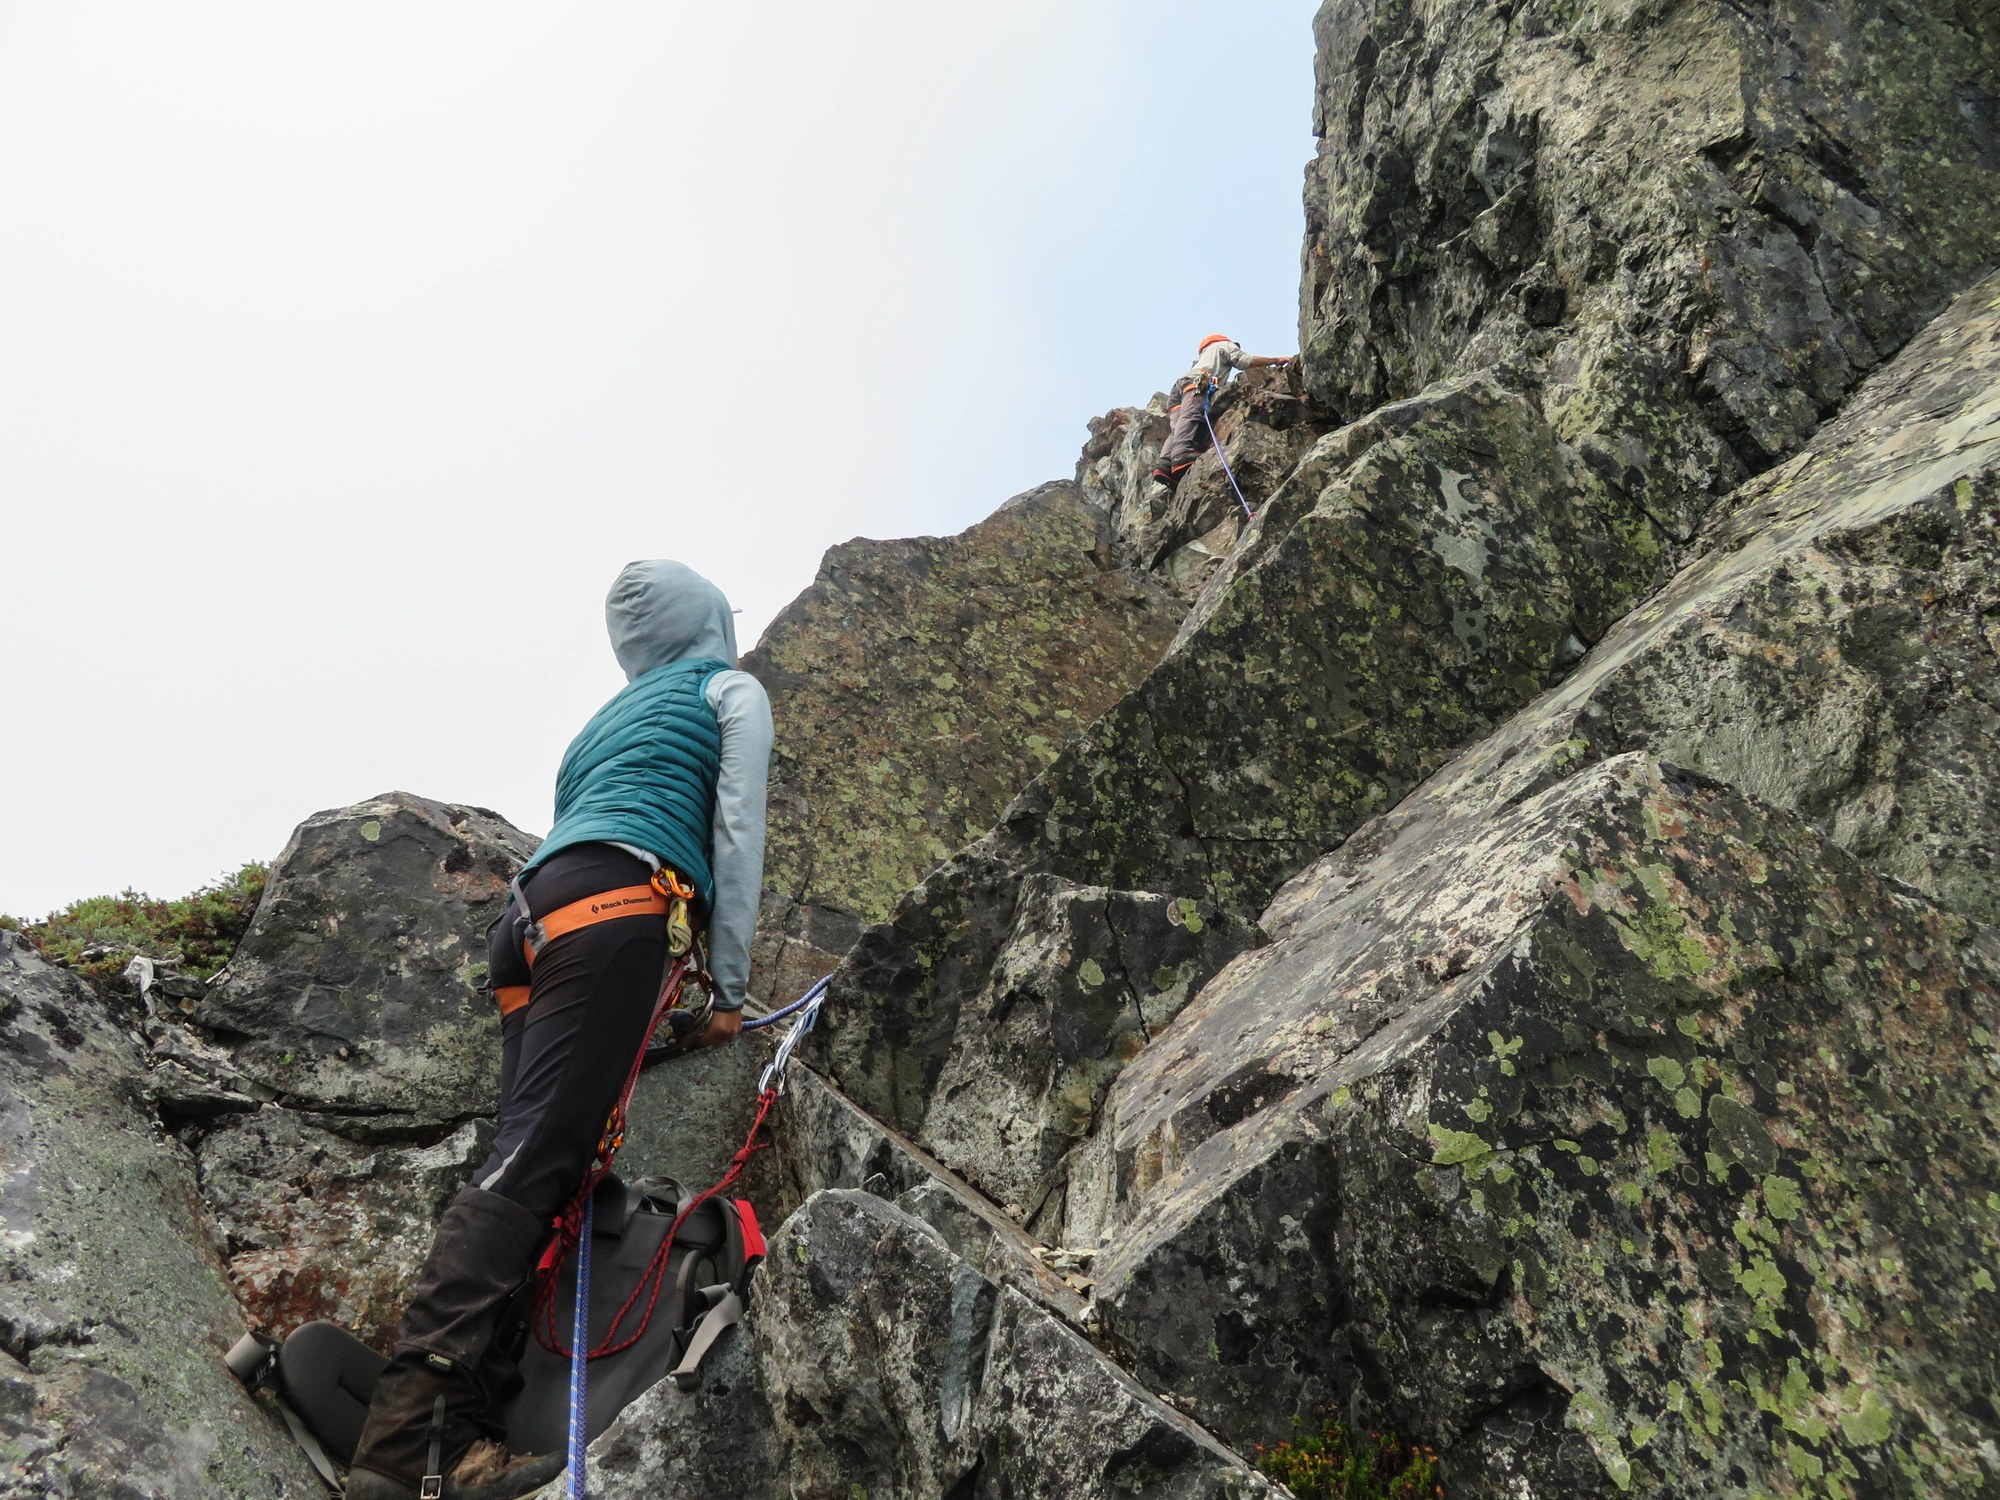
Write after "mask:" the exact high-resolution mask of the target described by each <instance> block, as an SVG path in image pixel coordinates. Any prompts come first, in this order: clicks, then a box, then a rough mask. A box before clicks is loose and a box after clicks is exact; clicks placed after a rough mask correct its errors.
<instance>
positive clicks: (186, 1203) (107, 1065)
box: [0, 933, 322, 1500]
mask: <svg viewBox="0 0 2000 1500" xmlns="http://www.w3.org/2000/svg"><path fill="white" fill-rule="evenodd" d="M241 1332H242V1327H241V1324H240V1322H239V1321H238V1319H237V1315H236V1308H235V1305H234V1303H233V1302H232V1301H231V1299H230V1295H229V1288H228V1286H227V1285H226V1284H225V1283H224V1281H223V1279H222V1273H221V1269H220V1267H219V1266H218V1264H217V1263H216V1260H215V1257H214V1254H213V1253H212V1251H211V1250H210V1249H209V1245H208V1236H207V1232H206V1229H205V1226H204V1225H203V1223H202V1218H201V1212H200V1208H199V1204H198V1202H197V1200H196V1197H195V1190H194V1183H193V1178H192V1173H191V1172H190V1170H189V1165H188V1162H187V1160H186V1157H185V1155H184V1154H183V1153H182V1152H181V1151H180V1149H179V1148H178V1147H177V1146H176V1145H175V1143H174V1142H173V1141H172V1140H171V1139H168V1138H166V1137H163V1136H161V1135H160V1134H159V1132H158V1130H157V1129H156V1128H155V1126H154V1124H153V1121H152V1117H151V1112H150V1110H149V1109H148V1108H147V1106H146V1103H145V1100H144V1096H143V1094H142V1091H141V1052H140V1048H139V1046H138V1044H137V1043H136V1041H134V1040H133V1038H132V1037H131V1036H130V1035H129V1034H128V1033H127V1032H126V1031H125V1030H124V1029H123V1028H122V1027H121V1026H119V1025H118V1024H117V1023H116V1022H115V1021H113V1020H112V1019H111V1018H110V1017H109V1016H107V1015H106V1013H105V1011H104V1009H103V1005H102V1002H100V1001H99V1000H98V999H97V998H96V997H95V996H94V995H93V994H92V993H91V992H90V991H89V990H88V989H87V988H86V987H85V986H84V985H83V984H82V983H81V982H80V981H79V980H77V979H75V978H74V977H73V976H71V975H69V974H67V973H65V972H63V971H62V970H59V969H54V968H51V967H50V966H49V965H47V964H45V963H43V962H42V960H41V959H40V958H39V957H37V956H36V955H35V954H34V952H33V950H32V949H30V948H29V947H28V946H27V945H26V944H25V943H24V942H22V941H21V940H20V939H19V938H17V937H16V936H15V935H14V934H12V933H0V1495H4V1496H7V1497H10V1500H12V1497H21V1500H27V1497H30V1496H33V1497H37V1500H39V1497H43V1496H69V1495H74V1496H85V1495H117V1496H123V1497H132V1500H141V1497H143V1500H200V1497H207V1496H211V1495H227V1496H230V1497H232V1500H267V1497H270V1500H276V1497H295V1500H307V1497H309V1496H316V1495H318V1494H320V1493H322V1492H321V1490H320V1486H319V1483H318V1481H317V1480H316V1479H315V1478H314V1477H313V1475H312V1471H311V1470H310V1469H309V1468H307V1467H306V1465H305V1462H304V1460H303V1459H301V1458H300V1457H299V1456H298V1454H297V1452H296V1451H295V1450H294V1449H293V1447H292V1445H291V1442H290V1440H289V1439H288V1438H287V1437H286V1436H285V1435H284V1434H283V1432H282V1431H281V1430H280V1429H279V1428H278V1427H277V1426H276V1424H275V1423H274V1422H272V1421H270V1420H269V1419H268V1418H267V1417H266V1416H265V1415H264V1414H263V1413H261V1412H259V1411H258V1410H257V1408H256V1406H255V1405H254V1404H253V1403H252V1402H251V1400H250V1398H249V1397H248V1396H246V1395H244V1394H243V1392H242V1390H241V1389H240V1388H239V1387H238V1386H237V1384H236V1382H235V1381H234V1379H232V1378H231V1376H230V1375H229V1373H228V1371H226V1370H225V1369H224V1368H223V1366H222V1354H223V1351H224V1350H226V1349H227V1348H228V1347H229V1345H230V1344H231V1343H233V1342H234V1341H235V1339H236V1337H237V1336H238V1335H239V1334H240V1333H241Z"/></svg>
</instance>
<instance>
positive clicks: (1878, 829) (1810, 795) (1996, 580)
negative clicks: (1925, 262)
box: [1392, 276, 2000, 922]
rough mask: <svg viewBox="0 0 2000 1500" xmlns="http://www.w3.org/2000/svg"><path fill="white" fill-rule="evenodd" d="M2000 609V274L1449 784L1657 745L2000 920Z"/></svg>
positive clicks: (1881, 865)
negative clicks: (1999, 667) (1999, 662)
mask: <svg viewBox="0 0 2000 1500" xmlns="http://www.w3.org/2000/svg"><path fill="white" fill-rule="evenodd" d="M1996 620H2000V276H1994V277H1989V278H1988V279H1987V280H1985V281H1984V282H1982V283H1980V285H1979V286H1977V287H1975V288H1974V289H1973V290H1972V291H1969V292H1967V293H1966V294H1965V295H1964V296H1962V297H1961V298H1960V299H1959V300H1958V302H1957V303H1956V304H1955V305H1954V306H1953V307H1952V309H1951V310H1950V311H1949V312H1948V313H1946V314H1945V315H1944V316H1943V317H1941V318H1939V319H1938V320H1937V322H1936V323H1935V324H1934V325H1933V326H1932V327H1931V328H1930V329H1928V330H1926V332H1925V333H1924V334H1923V335H1922V336H1921V337H1920V338H1918V339H1915V340H1913V341H1912V342H1911V344H1910V346H1909V348H1908V349H1906V350H1905V351H1904V353H1903V354H1902V355H1900V356H1899V357H1898V358H1897V360H1896V361H1895V362H1894V364H1893V365H1891V366H1890V367H1889V368H1888V369H1886V370H1884V371H1882V372H1881V373H1880V374H1879V375H1878V376H1877V377H1876V378H1875V379H1874V380H1872V381H1870V382H1869V383H1868V384H1867V385H1866V386H1864V388H1863V389H1862V390H1861V391H1860V392H1859V393H1858V394H1857V395H1856V396H1855V398H1854V400H1853V401H1852V402H1851V403H1849V406H1848V409H1847V410H1846V411H1845V412H1844V413H1843V414H1842V416H1841V417H1840V418H1839V419H1838V420H1837V421H1836V422H1833V423H1831V424H1829V425H1828V426H1827V427H1826V428H1825V429H1824V430H1823V431H1822V432H1821V433H1820V435H1819V436H1818V437H1817V438H1816V439H1815V440H1814V442H1813V443H1812V444H1811V446H1810V447H1808V448H1807V450H1806V451H1805V452H1803V453H1801V454H1799V455H1798V456H1797V457H1796V458H1795V459H1793V460H1791V461H1790V462H1788V463H1786V464H1784V465H1782V466H1780V467H1779V468H1777V469H1774V470H1772V471H1771V472H1770V473H1769V474H1766V475H1765V476H1763V477H1762V478H1760V479H1758V480H1756V481H1754V482H1753V483H1751V484H1750V485H1748V486H1746V487H1745V488H1744V490H1743V491H1742V492H1741V493H1740V494H1738V495H1736V496H1732V497H1731V499H1730V501H1729V503H1728V505H1727V506H1726V507H1725V508H1724V510H1723V512H1722V513H1721V514H1720V515H1719V517H1718V520H1717V523H1716V524H1715V525H1714V526H1713V527H1712V529H1711V534H1710V535H1709V536H1707V537H1706V538H1704V547H1703V552H1702V555H1701V556H1699V557H1698V558H1697V559H1696V561H1694V562H1693V563H1691V564H1690V565H1689V566H1688V567H1687V568H1685V569H1684V570H1683V571H1682V572H1681V573H1680V575H1679V576H1678V577H1676V578H1675V579H1674V581H1673V582H1672V583H1671V584H1670V585H1669V586H1668V587H1667V588H1665V589H1664V590H1662V591H1661V592H1660V593H1659V594H1657V595H1656V596H1654V597H1653V598H1651V599H1649V600H1648V601H1647V602H1646V603H1645V604H1644V605H1643V606H1642V607H1640V608H1639V609H1637V610H1634V611H1633V612H1632V614H1631V615H1630V616H1629V617H1627V618H1626V619H1625V620H1623V621H1621V622H1620V623H1619V625H1618V627H1617V628H1616V629H1615V630H1613V631H1612V632H1611V633H1610V634H1609V635H1607V636H1606V637H1605V639H1604V640H1603V641H1602V642H1601V643H1600V644H1599V645H1598V647H1597V648H1596V649H1595V650H1594V651H1593V652H1592V653H1591V654H1590V657H1589V658H1588V659H1587V660H1586V661H1585V662H1584V664H1583V665H1582V666H1581V667H1579V668H1578V670H1577V671H1576V672H1575V673H1574V674H1572V676H1571V677H1570V678H1569V679H1568V680H1567V681H1566V682H1564V683H1563V685H1562V686H1561V687H1560V688H1558V689H1557V690H1556V691H1554V692H1552V693H1550V694H1548V695H1547V696H1546V697H1544V698H1543V699H1542V700H1541V701H1540V702H1538V703H1537V704H1535V705H1534V707H1533V708H1532V709H1531V710H1530V711H1529V712H1527V713H1524V714H1522V715H1521V716H1519V718H1517V719H1516V720H1515V721H1514V722H1512V723H1510V724H1509V725H1507V726H1506V727H1505V728H1504V729H1503V730H1502V731H1501V732H1499V733H1498V734H1496V735H1494V736H1493V737H1492V738H1491V739H1490V740H1489V741H1488V742H1486V743H1485V744H1482V745H1481V746H1480V747H1479V749H1478V750H1477V751H1475V752H1473V753H1470V754H1467V755H1466V756H1464V757H1462V758H1461V759H1460V760H1459V761H1458V762H1457V763H1455V764H1454V765H1452V766H1450V767H1448V768H1447V769H1446V771H1445V772H1444V773H1443V775H1442V777H1441V778H1440V787H1439V792H1438V795H1439V796H1450V797H1453V798H1456V799H1458V800H1459V801H1460V802H1462V803H1463V804H1464V805H1466V806H1468V807H1473V806H1500V805H1503V804H1504V803H1505V802H1507V801H1508V800H1510V799H1512V798H1514V797H1517V796H1520V795H1522V794H1523V793H1524V792H1525V791H1526V790H1527V789H1530V788H1532V787H1533V786H1535V785H1536V784H1538V783H1540V782H1542V781H1545V780H1546V779H1547V778H1548V777H1549V776H1551V775H1554V774H1559V773H1560V771H1561V770H1562V769H1564V768H1565V767H1568V766H1571V765H1573V764H1575V763H1576V762H1578V761H1579V760H1585V759H1589V758H1591V757H1593V756H1600V755H1607V754H1615V753H1618V752H1620V751H1623V750H1628V749H1634V748H1648V749H1651V750H1653V751H1654V752H1656V753H1657V754H1659V755H1660V756H1661V757H1662V758H1664V759H1667V760H1670V761H1673V762H1677V763H1679V764H1682V765H1686V766H1690V767H1693V768H1695V769H1697V770H1700V771H1702V772H1704V773H1705V774H1707V775H1710V776H1714V777H1716V778H1718V779H1720V780H1723V781H1726V782H1728V783H1730V784H1731V785H1733V786H1736V787H1739V788H1741V789H1743V790H1745V791H1748V792H1750V793H1752V794H1754V795H1755V796H1757V797H1759V798H1761V799H1763V800H1765V801H1768V802H1770V803H1773V804H1774V805H1776V806H1779V807H1783V808H1786V809H1788V810H1791V811H1795V812H1798V813H1800V814H1801V815H1803V816H1805V817H1807V818H1809V819H1810V820H1811V821H1812V822H1814V823H1815V824H1816V825H1817V826H1818V827H1819V828H1821V829H1822V830H1823V831H1824V832H1826V833H1828V834H1829V835H1831V836H1832V837H1833V838H1834V839H1836V840H1837V841H1838V842H1840V843H1841V844H1843V845H1845V846H1846V847H1847V848H1849V849H1851V850H1853V851H1854V852H1855V853H1857V854H1859V855H1860V856H1862V857H1863V858H1864V859H1866V860H1867V861H1868V862H1869V863H1870V864H1871V865H1873V866H1874V867H1876V868H1877V869H1881V870H1884V871H1887V872H1888V873H1889V874H1891V875H1894V876H1896V877H1898V878H1899V879H1902V880H1905V881H1908V882H1909V883H1910V884H1912V885H1914V886H1916V887H1918V888H1919V889H1921V890H1923V891H1925V892H1927V893H1929V894H1930V895H1932V896H1934V897H1935V898H1936V899H1938V900H1939V901H1940V902H1942V903H1944V904H1945V905H1947V906H1950V907H1952V908H1954V909H1956V910H1958V911H1961V912H1964V913H1966V914H1967V915H1969V916H1972V917H1974V918H1976V919H1978V920H1980V921H1983V922H2000V676H1996V673H1995V670H1994V663H1995V659H1996V654H2000V631H1997V630H1996V625H1995V621H1996ZM1396 816H1400V813H1398V814H1394V815H1392V819H1393V817H1396Z"/></svg>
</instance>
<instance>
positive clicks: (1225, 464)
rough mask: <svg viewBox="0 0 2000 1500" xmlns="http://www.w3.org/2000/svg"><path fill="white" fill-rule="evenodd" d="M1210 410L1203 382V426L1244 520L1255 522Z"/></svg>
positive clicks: (1207, 391) (1203, 346)
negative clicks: (1230, 465) (1240, 508)
mask: <svg viewBox="0 0 2000 1500" xmlns="http://www.w3.org/2000/svg"><path fill="white" fill-rule="evenodd" d="M1211 342H1212V340H1211ZM1207 347H1208V344H1206V343H1204V344H1203V345H1202V348H1204V349H1206V348H1207ZM1208 408H1209V385H1208V382H1206V381H1203V382H1202V387H1201V424H1202V426H1204V427H1206V428H1207V429H1208V440H1209V442H1211V443H1213V444H1214V445H1215V456H1216V457H1217V458H1218V459H1220V460H1221V462H1222V472H1223V473H1225V474H1227V475H1228V476H1229V487H1230V488H1231V489H1232V490H1234V491H1236V503H1237V504H1238V505H1240V506H1242V507H1243V519H1244V520H1246V521H1254V520H1256V519H1257V512H1256V511H1254V510H1252V509H1251V508H1250V502H1249V501H1248V500H1245V499H1244V498H1243V486H1242V485H1240V484H1238V483H1237V482H1236V471H1235V470H1234V469H1232V468H1230V467H1229V455H1228V454H1226V453H1224V452H1223V451H1222V439H1221V438H1219V437H1217V436H1216V435H1215V423H1213V422H1211V421H1210V420H1209V419H1208Z"/></svg>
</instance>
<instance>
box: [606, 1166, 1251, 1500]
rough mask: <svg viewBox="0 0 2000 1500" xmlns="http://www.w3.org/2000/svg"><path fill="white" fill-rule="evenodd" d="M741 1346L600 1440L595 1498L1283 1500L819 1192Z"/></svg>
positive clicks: (877, 1218)
mask: <svg viewBox="0 0 2000 1500" xmlns="http://www.w3.org/2000/svg"><path fill="white" fill-rule="evenodd" d="M749 1331H750V1332H751V1334H752V1338H751V1340H750V1341H749V1342H748V1343H747V1344H746V1343H745V1342H744V1341H743V1340H742V1339H741V1338H740V1337H739V1338H738V1339H737V1340H736V1341H735V1342H734V1344H733V1345H731V1346H726V1347H725V1348H724V1350H723V1351H722V1353H721V1355H720V1356H719V1357H718V1359H717V1361H716V1364H715V1367H714V1369H713V1370H712V1372H711V1373H710V1376H709V1378H708V1380H707V1381H706V1382H705V1383H704V1385H703V1387H702V1389H701V1390H700V1391H698V1392H695V1393H693V1394H691V1395H690V1394H686V1393H683V1392H681V1391H679V1390H676V1389H674V1388H673V1386H672V1384H671V1383H667V1384H665V1385H663V1386H661V1387H657V1388H655V1389H654V1391H652V1392H651V1393H649V1394H648V1395H646V1396H644V1397H642V1398H641V1399H640V1400H639V1401H638V1402H637V1403H636V1404H635V1405H633V1406H632V1407H631V1408H630V1409H629V1410H628V1411H627V1412H626V1413H625V1415H624V1416H623V1417H622V1418H621V1419H620V1421H619V1422H618V1424H617V1425H616V1426H614V1427H613V1428H612V1429H611V1430H610V1431H609V1432H607V1433H606V1434H605V1435H604V1436H603V1437H602V1438H600V1439H599V1440H598V1442H597V1444H596V1446H595V1449H594V1451H593V1464H592V1478H591V1482H592V1488H593V1492H594V1493H597V1494H600V1495H602V1496H604V1497H605V1500H638V1497H641V1496H648V1497H650V1496H654V1495H661V1494H684V1493H685V1494H697V1493H708V1494H725V1495H796V1496H798V1497H800V1500H806V1497H812V1500H849V1497H851V1496H858V1495H863V1494H868V1495H912V1496H951V1497H955V1500H998V1497H1000V1496H1008V1497H1012V1500H1093V1497H1100V1496H1101V1497H1104V1500H1111V1497H1114V1496H1120V1495H1134V1494H1143V1495H1148V1496H1158V1497H1160V1500H1197V1497H1200V1500H1251V1497H1261V1496H1276V1495H1277V1494H1278V1493H1279V1491H1277V1490H1276V1488H1275V1487H1274V1486H1272V1485H1271V1484H1270V1483H1269V1482H1268V1481H1267V1480H1265V1479H1263V1478H1262V1477H1261V1476H1259V1475H1258V1474H1256V1473H1255V1472H1254V1471H1253V1470H1251V1469H1250V1468H1249V1467H1248V1466H1247V1465H1245V1464H1244V1463H1243V1462H1242V1460H1241V1459H1239V1458H1237V1457H1236V1456H1235V1455H1233V1454H1231V1453H1229V1452H1228V1451H1227V1450H1225V1449H1223V1448H1222V1447H1221V1446H1220V1445H1219V1444H1217V1443H1216V1442H1215V1440H1214V1439H1213V1438H1211V1437H1209V1436H1208V1435H1207V1434H1206V1433H1204V1432H1202V1431H1201V1430H1200V1429H1199V1428H1198V1427H1196V1426H1195V1425H1194V1424H1193V1423H1191V1422H1189V1421H1188V1420H1187V1419H1186V1418H1185V1417H1183V1416H1181V1415H1180V1414H1179V1413H1177V1412H1175V1411H1174V1410H1172V1409H1171V1408H1170V1407H1168V1406H1166V1405H1165V1404H1164V1403H1162V1402H1160V1401H1159V1400H1157V1399H1156V1398H1154V1397H1152V1396H1150V1395H1148V1394H1147V1393H1146V1392H1145V1391H1144V1390H1142V1389H1141V1388H1140V1387H1139V1386H1138V1385H1137V1384H1135V1383H1134V1382H1133V1381H1132V1379H1131V1378H1130V1377H1129V1376H1127V1375H1126V1374H1124V1372H1122V1371H1121V1370H1119V1369H1118V1368H1117V1367H1116V1366H1114V1365H1112V1364H1110V1363H1109V1362H1108V1361H1106V1360H1105V1359H1104V1358H1103V1356H1101V1355H1100V1354H1098V1353H1097V1351H1096V1350H1094V1349H1093V1348H1092V1347H1091V1346H1090V1345H1089V1343H1087V1342H1086V1341H1085V1340H1084V1339H1083V1338H1081V1337H1080V1336H1079V1335H1078V1334H1076V1333H1075V1332H1074V1331H1072V1330H1071V1329H1069V1328H1067V1327H1065V1326H1064V1325H1063V1324H1062V1323H1061V1322H1060V1321H1058V1320H1057V1319H1055V1318H1053V1317H1051V1316H1050V1315H1049V1314H1048V1313H1046V1312H1044V1311H1042V1310H1041V1309H1040V1308H1039V1307H1037V1306H1036V1305H1035V1303H1034V1302H1033V1301H1031V1300H1030V1299H1029V1298H1027V1297H1024V1296H1023V1295H1022V1294H1021V1293H1020V1292H1018V1291H1016V1290H1014V1289H1012V1288H1011V1287H1004V1286H998V1285H996V1284H995V1283H994V1282H992V1281H991V1280H989V1279H987V1278H986V1277H985V1276H983V1275H981V1274H980V1273H979V1272H978V1271H976V1270H975V1269H973V1267H971V1266H969V1265H967V1264H966V1263H965V1262H964V1261H963V1260H961V1259H959V1258H958V1257H957V1256H956V1255H954V1254H953V1253H952V1251H951V1249H950V1248H949V1247H948V1246H947V1244H946V1243H945V1242H944V1241H943V1240H942V1239H941V1238H940V1237H939V1236H938V1234H937V1233H936V1232H935V1231H934V1230H932V1229H931V1228H930V1227H929V1226H928V1225H926V1224H924V1223H923V1222H921V1221H920V1220H918V1219H916V1218H913V1217H911V1216H910V1215H908V1214H906V1213H903V1212H902V1211H900V1210H898V1209H897V1208H895V1207H893V1206H892V1205H890V1204H888V1203H885V1202H883V1201H882V1200H881V1199H879V1198H876V1197H873V1196H871V1195H870V1194H867V1193H860V1192H826V1193H821V1194H819V1195H817V1196H815V1197H814V1198H812V1199H811V1200H810V1201H808V1202H807V1203H806V1205H805V1206H804V1207H803V1208H802V1209H801V1210H800V1211H799V1212H798V1213H797V1214H796V1215H794V1216H793V1218H792V1219H791V1220H790V1221H789V1222H787V1223H786V1225H785V1227H784V1228H783V1229H782V1230H780V1231H779V1232H778V1233H777V1234H776V1235H774V1236H773V1237H772V1240H771V1257H770V1260H769V1261H768V1262H766V1266H765V1270H764V1271H763V1272H762V1273H761V1275H760V1280H759V1284H758V1291H757V1300H756V1306H755V1307H754V1309H753V1311H752V1315H751V1321H750V1325H749Z"/></svg>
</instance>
